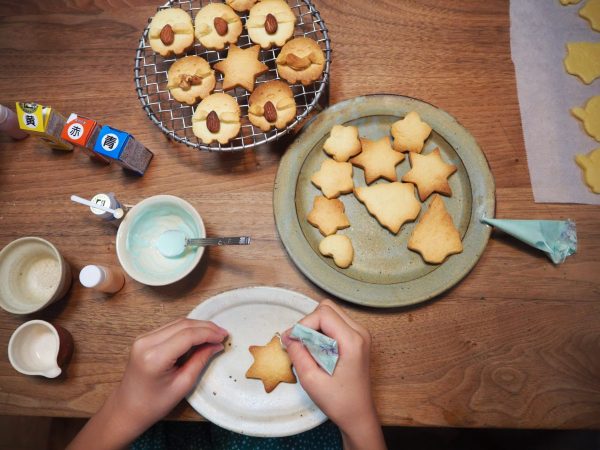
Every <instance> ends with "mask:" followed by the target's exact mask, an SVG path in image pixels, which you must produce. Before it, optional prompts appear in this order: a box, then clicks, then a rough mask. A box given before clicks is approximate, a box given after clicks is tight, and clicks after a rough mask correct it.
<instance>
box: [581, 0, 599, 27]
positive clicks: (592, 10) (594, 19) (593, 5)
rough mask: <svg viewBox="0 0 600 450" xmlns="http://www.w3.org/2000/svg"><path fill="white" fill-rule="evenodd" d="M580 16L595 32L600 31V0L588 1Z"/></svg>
mask: <svg viewBox="0 0 600 450" xmlns="http://www.w3.org/2000/svg"><path fill="white" fill-rule="evenodd" d="M579 15H580V16H581V17H583V18H584V19H586V20H587V21H588V22H589V23H590V26H591V27H592V29H593V30H596V31H600V0H587V2H586V3H585V5H583V8H581V9H580V10H579Z"/></svg>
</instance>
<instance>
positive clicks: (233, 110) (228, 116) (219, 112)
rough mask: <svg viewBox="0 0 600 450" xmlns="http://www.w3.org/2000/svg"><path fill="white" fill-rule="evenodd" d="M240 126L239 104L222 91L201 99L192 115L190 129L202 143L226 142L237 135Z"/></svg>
mask: <svg viewBox="0 0 600 450" xmlns="http://www.w3.org/2000/svg"><path fill="white" fill-rule="evenodd" d="M240 126H241V123H240V106H239V105H238V102H237V101H236V100H235V98H233V97H232V96H231V95H229V94H225V93H223V92H218V93H216V94H212V95H209V96H208V97H206V98H205V99H204V100H202V101H201V102H200V104H199V105H198V107H197V108H196V111H195V112H194V116H193V117H192V131H193V132H194V134H195V135H196V136H197V137H198V138H199V139H200V140H201V141H202V142H203V143H204V144H211V143H212V142H214V141H218V142H219V143H220V144H226V143H227V142H229V141H230V140H231V139H233V138H234V137H235V136H237V134H238V133H239V132H240Z"/></svg>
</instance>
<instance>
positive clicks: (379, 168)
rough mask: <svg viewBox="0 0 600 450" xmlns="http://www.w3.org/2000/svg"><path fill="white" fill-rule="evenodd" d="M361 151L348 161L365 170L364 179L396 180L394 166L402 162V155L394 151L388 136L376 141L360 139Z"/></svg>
mask: <svg viewBox="0 0 600 450" xmlns="http://www.w3.org/2000/svg"><path fill="white" fill-rule="evenodd" d="M360 142H361V145H362V152H361V153H360V154H359V155H357V156H355V157H354V158H352V159H351V160H350V162H351V163H352V164H354V165H355V166H357V167H360V168H361V169H363V170H364V171H365V180H366V182H367V184H371V183H372V182H373V181H375V180H377V179H378V178H385V179H386V180H388V181H396V180H397V179H398V177H397V176H396V166H397V165H398V164H400V162H402V160H403V159H404V155H403V154H402V153H399V152H396V151H394V149H393V148H392V146H391V145H390V138H388V137H387V136H386V137H382V138H381V139H379V140H377V141H370V140H369V139H362V138H361V140H360Z"/></svg>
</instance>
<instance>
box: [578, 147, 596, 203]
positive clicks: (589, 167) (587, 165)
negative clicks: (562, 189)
mask: <svg viewBox="0 0 600 450" xmlns="http://www.w3.org/2000/svg"><path fill="white" fill-rule="evenodd" d="M575 162H576V163H577V165H578V166H579V167H580V168H581V170H582V172H583V180H584V181H585V184H587V186H588V187H589V188H590V190H591V191H592V192H593V193H594V194H600V148H597V149H596V150H593V151H591V152H589V153H588V154H587V155H576V156H575Z"/></svg>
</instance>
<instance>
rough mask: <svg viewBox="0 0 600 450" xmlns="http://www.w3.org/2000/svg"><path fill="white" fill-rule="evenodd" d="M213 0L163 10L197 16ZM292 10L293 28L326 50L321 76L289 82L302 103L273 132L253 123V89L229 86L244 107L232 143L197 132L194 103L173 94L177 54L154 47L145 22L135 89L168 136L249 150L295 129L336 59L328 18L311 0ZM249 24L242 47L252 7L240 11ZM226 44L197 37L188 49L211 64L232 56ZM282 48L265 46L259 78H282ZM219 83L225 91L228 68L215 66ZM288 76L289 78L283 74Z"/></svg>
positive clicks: (178, 2)
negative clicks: (210, 46) (214, 45)
mask: <svg viewBox="0 0 600 450" xmlns="http://www.w3.org/2000/svg"><path fill="white" fill-rule="evenodd" d="M209 3H213V2H212V1H210V0H208V1H206V0H171V1H169V2H167V3H165V4H164V5H163V6H160V7H159V8H158V10H161V9H165V8H170V7H180V8H182V9H183V10H185V11H188V12H189V13H190V15H191V16H192V21H193V20H194V19H195V17H196V13H197V12H198V11H199V10H200V9H201V8H202V7H203V6H205V5H207V4H209ZM288 4H289V5H290V7H291V8H292V11H294V13H295V14H296V17H297V22H296V29H295V30H294V37H300V36H306V37H309V38H311V39H313V40H315V41H316V42H317V43H318V44H319V46H320V47H321V48H322V49H323V52H324V54H325V67H324V70H323V75H322V76H321V78H320V79H319V80H317V81H315V82H314V83H312V84H310V85H308V86H303V85H302V84H300V83H297V84H293V85H290V87H291V88H292V92H293V93H294V98H295V100H296V106H297V112H296V114H297V116H296V120H294V121H293V122H292V123H290V124H289V125H288V126H287V127H286V128H285V129H283V130H277V129H273V130H271V131H269V132H266V133H265V132H263V131H261V130H260V128H257V127H255V126H253V125H252V124H251V123H250V121H249V120H248V100H249V98H250V93H249V92H247V91H246V90H245V89H244V88H239V87H238V88H235V89H231V90H229V91H225V92H227V93H228V94H230V95H232V96H233V97H235V98H236V99H237V101H238V104H239V105H240V108H241V112H242V126H241V129H240V133H239V135H238V136H237V137H236V138H234V139H232V140H231V141H230V142H229V143H227V144H223V145H222V144H219V143H218V142H213V143H212V144H211V145H206V144H203V143H202V142H201V141H200V140H199V139H198V138H197V137H196V136H195V135H194V133H193V132H192V115H193V114H194V107H192V106H188V105H186V104H183V103H179V102H178V101H177V100H175V99H173V97H172V96H171V93H170V92H169V90H168V88H167V81H168V80H167V71H168V70H169V67H170V66H171V64H172V63H173V62H175V61H176V60H177V58H176V57H174V56H173V57H168V58H164V57H162V56H160V55H158V54H156V53H155V52H154V50H152V48H150V45H149V43H148V31H149V29H150V20H151V18H150V19H148V26H147V27H146V28H145V30H144V33H143V34H142V37H141V38H140V43H139V45H138V48H137V51H136V53H135V68H134V76H135V89H136V92H137V95H138V98H139V99H140V102H142V107H143V108H144V111H146V114H147V115H148V117H149V118H150V120H152V122H154V123H155V124H156V126H158V128H160V129H161V130H162V131H163V133H165V134H166V135H167V136H168V137H169V138H171V139H174V140H176V141H178V142H182V143H184V144H186V145H188V146H190V147H194V148H197V149H201V150H209V151H235V150H245V149H250V148H253V147H256V146H257V145H261V144H264V143H266V142H270V141H274V140H277V139H279V138H280V137H282V136H284V135H285V134H287V133H288V132H289V131H290V130H292V129H294V127H295V126H296V125H298V123H299V122H300V121H302V120H303V119H304V118H305V117H306V116H307V115H308V114H309V113H310V112H311V111H312V110H313V109H314V108H315V107H316V106H318V102H319V98H320V97H321V95H322V94H323V92H324V91H325V89H326V87H327V83H328V82H329V66H330V63H331V42H330V40H329V35H328V32H327V27H326V26H325V22H323V19H321V15H320V14H319V11H318V10H317V9H316V8H315V6H314V5H313V4H312V2H311V1H310V0H288ZM238 15H239V16H240V18H241V19H242V23H243V25H244V27H243V31H242V34H241V35H240V37H239V39H238V42H237V45H238V46H239V47H241V48H248V47H251V46H252V45H255V44H253V43H252V42H251V41H250V38H249V37H248V31H247V29H246V20H247V19H248V13H247V12H246V13H238ZM227 49H228V47H226V48H225V49H224V50H220V51H216V50H207V49H206V48H204V47H203V46H202V45H200V43H198V42H196V43H195V44H194V47H193V48H192V49H191V50H190V51H188V52H187V53H186V55H198V56H201V57H202V58H204V59H206V60H207V61H208V62H209V63H210V65H211V67H212V66H213V65H214V64H215V63H216V62H218V61H222V60H223V59H225V58H226V57H227ZM279 51H280V48H273V49H269V50H264V49H261V51H260V59H261V61H262V62H263V63H265V64H266V65H267V66H268V67H269V71H268V72H267V73H265V74H263V75H261V76H260V77H258V78H257V84H259V83H264V82H266V81H270V80H278V79H280V78H279V75H278V74H277V65H276V62H275V59H276V58H277V55H278V54H279ZM215 76H216V79H217V84H216V86H215V92H223V88H222V86H223V74H221V73H220V72H218V71H215ZM283 81H285V80H283Z"/></svg>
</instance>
